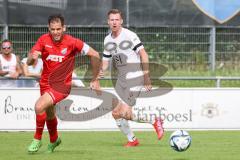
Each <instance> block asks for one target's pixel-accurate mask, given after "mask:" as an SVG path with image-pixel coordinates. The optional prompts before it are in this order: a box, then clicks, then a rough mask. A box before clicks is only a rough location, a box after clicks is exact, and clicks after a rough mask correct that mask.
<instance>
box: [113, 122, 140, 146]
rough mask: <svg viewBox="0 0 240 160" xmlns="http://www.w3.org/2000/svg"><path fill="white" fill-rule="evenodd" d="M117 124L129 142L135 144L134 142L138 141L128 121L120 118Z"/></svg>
mask: <svg viewBox="0 0 240 160" xmlns="http://www.w3.org/2000/svg"><path fill="white" fill-rule="evenodd" d="M116 123H117V126H118V128H119V129H120V131H121V132H122V133H123V134H125V135H126V136H127V138H128V141H130V142H133V141H134V140H136V137H135V135H134V133H133V132H132V130H131V128H130V127H129V124H128V120H126V119H123V118H119V119H116Z"/></svg>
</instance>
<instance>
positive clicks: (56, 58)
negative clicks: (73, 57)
mask: <svg viewBox="0 0 240 160" xmlns="http://www.w3.org/2000/svg"><path fill="white" fill-rule="evenodd" d="M63 58H64V56H58V55H51V54H50V55H48V57H47V58H46V60H47V61H48V60H50V61H53V62H62V60H63Z"/></svg>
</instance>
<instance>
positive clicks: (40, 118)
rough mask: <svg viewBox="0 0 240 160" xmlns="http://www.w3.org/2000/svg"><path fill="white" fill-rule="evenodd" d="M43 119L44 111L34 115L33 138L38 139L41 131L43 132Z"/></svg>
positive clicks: (44, 116)
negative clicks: (34, 127)
mask: <svg viewBox="0 0 240 160" xmlns="http://www.w3.org/2000/svg"><path fill="white" fill-rule="evenodd" d="M45 121H46V113H45V112H44V113H43V114H37V115H36V131H35V134H34V138H35V139H38V140H41V139H42V133H43V129H44V125H45Z"/></svg>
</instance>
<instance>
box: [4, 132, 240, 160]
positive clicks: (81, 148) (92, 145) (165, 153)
mask: <svg viewBox="0 0 240 160" xmlns="http://www.w3.org/2000/svg"><path fill="white" fill-rule="evenodd" d="M189 133H190V135H191V136H192V145H191V146H190V148H189V149H188V150H187V151H185V152H176V151H174V150H172V149H171V148H170V146H169V136H170V134H171V132H166V134H165V136H164V138H163V140H161V141H158V140H157V137H156V135H155V133H154V132H153V131H152V132H151V131H149V132H140V131H138V132H135V134H136V136H137V137H138V139H139V141H140V146H138V147H134V148H124V147H123V144H124V143H125V142H126V138H125V136H123V135H122V134H121V133H120V132H117V131H116V132H60V134H59V135H60V136H61V138H62V144H61V145H60V146H59V147H57V148H56V150H55V152H54V153H51V154H49V153H46V151H47V144H48V134H47V133H46V132H45V133H44V136H43V146H42V147H41V148H40V150H39V151H38V152H37V153H35V154H28V153H27V147H28V145H29V144H30V142H31V139H32V136H33V132H0V160H27V159H29V160H30V159H31V160H45V159H46V160H47V159H50V160H75V159H76V160H230V159H231V160H239V159H240V152H239V149H240V131H189Z"/></svg>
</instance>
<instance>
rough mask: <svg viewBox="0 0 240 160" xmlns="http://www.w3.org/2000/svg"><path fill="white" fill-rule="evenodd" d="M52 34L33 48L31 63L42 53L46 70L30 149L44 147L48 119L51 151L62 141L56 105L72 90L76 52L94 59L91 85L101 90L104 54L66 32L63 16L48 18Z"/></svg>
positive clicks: (29, 59)
mask: <svg viewBox="0 0 240 160" xmlns="http://www.w3.org/2000/svg"><path fill="white" fill-rule="evenodd" d="M48 28H49V33H46V34H44V35H42V36H41V37H40V38H39V39H38V41H37V43H36V44H35V45H34V46H33V48H32V49H31V51H30V53H29V55H28V59H27V64H28V65H31V64H33V62H34V61H35V60H36V59H37V58H38V57H39V56H40V55H41V57H42V60H43V71H42V75H41V80H40V92H41V96H40V98H39V99H38V100H37V101H36V104H35V113H36V131H35V135H34V139H33V141H32V143H31V144H30V146H29V147H28V152H30V153H33V152H37V151H38V150H39V148H40V147H41V145H42V143H41V138H42V132H43V129H44V125H45V122H46V125H47V129H48V132H49V136H50V144H49V145H48V152H53V151H54V149H55V148H56V147H57V146H58V145H59V144H60V143H61V139H60V138H59V136H58V132H57V118H56V114H55V104H56V103H58V102H59V101H61V100H63V99H64V98H65V97H67V96H68V95H69V93H70V90H71V81H72V72H73V69H74V62H75V55H76V54H77V53H81V54H83V55H88V56H90V58H91V65H92V70H93V71H92V72H93V78H92V80H91V82H90V88H92V89H93V90H95V91H96V92H97V94H100V93H101V89H100V84H99V81H98V74H99V67H100V56H99V54H98V52H96V51H95V50H94V49H93V48H91V47H90V46H88V45H87V44H86V43H84V42H83V41H82V40H80V39H77V38H74V37H72V36H70V35H68V34H65V33H64V32H65V30H66V27H65V25H64V18H63V16H61V15H52V16H49V18H48Z"/></svg>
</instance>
